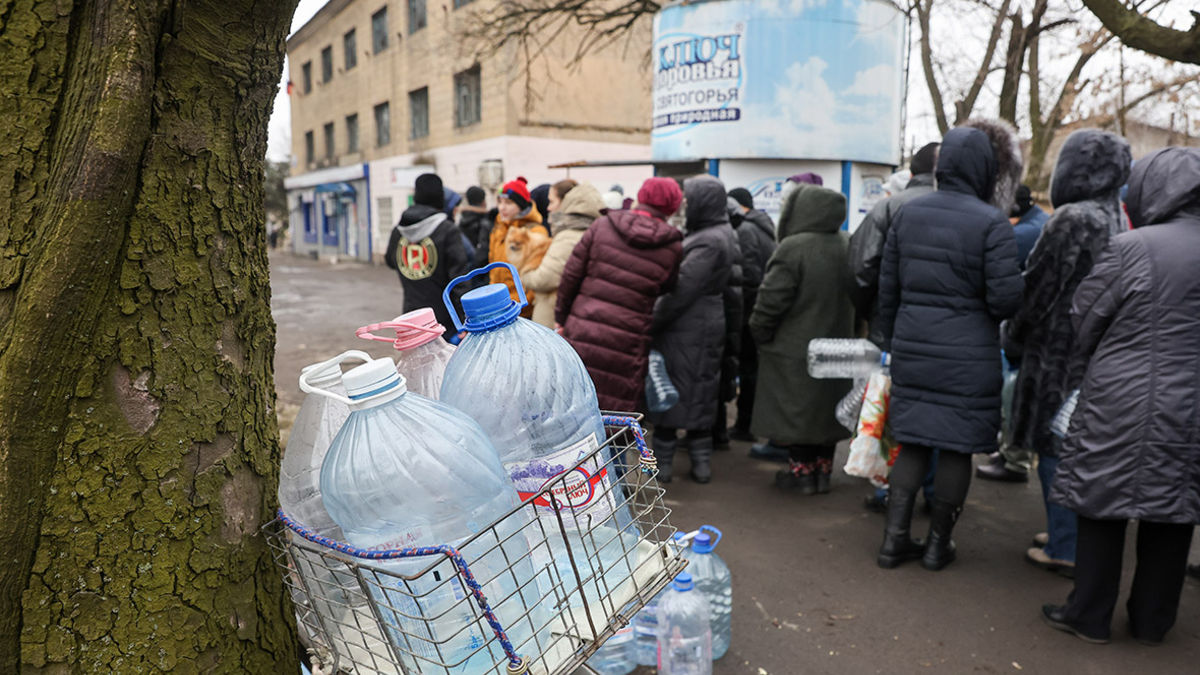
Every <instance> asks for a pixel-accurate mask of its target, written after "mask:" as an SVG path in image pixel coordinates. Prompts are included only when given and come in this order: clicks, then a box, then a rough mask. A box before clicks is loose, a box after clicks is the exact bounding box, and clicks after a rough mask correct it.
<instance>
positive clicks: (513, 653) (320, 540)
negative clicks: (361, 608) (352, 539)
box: [278, 509, 524, 672]
mask: <svg viewBox="0 0 1200 675" xmlns="http://www.w3.org/2000/svg"><path fill="white" fill-rule="evenodd" d="M278 513H279V520H280V521H282V522H283V524H284V525H286V526H287V527H288V529H290V530H291V531H293V532H295V533H296V534H298V535H300V536H301V537H304V538H305V539H307V540H309V541H311V542H312V543H314V544H319V545H321V546H324V547H325V548H331V549H333V550H335V551H340V552H342V553H345V554H346V555H350V556H354V557H355V558H363V559H366V560H395V559H397V558H420V557H424V556H432V555H444V556H446V557H447V558H449V559H450V561H451V562H452V563H454V566H455V567H456V568H458V572H459V574H461V575H462V578H463V580H464V581H466V582H467V588H470V589H471V594H472V595H473V596H475V602H476V603H477V604H478V605H479V609H480V611H482V612H483V616H484V618H485V619H487V622H488V625H489V626H491V627H492V632H494V633H495V634H496V638H497V639H498V640H500V646H501V647H502V648H503V649H504V655H505V656H507V657H508V662H509V671H510V672H523V671H521V670H519V669H520V668H521V666H522V665H523V663H524V661H523V659H522V658H521V657H520V656H517V650H516V649H515V648H514V647H513V645H512V642H510V641H509V639H508V633H506V632H505V631H504V627H503V626H501V625H500V621H499V620H497V619H496V614H495V613H494V612H493V611H492V607H491V605H489V604H488V601H487V597H486V596H485V595H484V594H483V587H482V586H480V585H479V582H478V581H476V580H475V575H474V574H472V573H471V568H470V567H469V566H468V565H467V561H466V560H465V559H464V558H463V557H462V554H461V553H459V552H458V549H456V548H454V547H453V546H445V545H443V546H415V547H410V548H392V549H384V550H381V551H371V550H367V549H362V548H357V547H355V546H351V545H350V544H347V543H345V542H342V541H338V540H336V539H330V538H329V537H322V536H320V535H317V534H315V533H313V531H312V530H309V529H308V528H306V527H304V526H303V525H301V524H300V523H298V522H296V521H295V520H292V518H291V517H290V516H288V515H287V514H286V513H284V512H283V509H279V512H278Z"/></svg>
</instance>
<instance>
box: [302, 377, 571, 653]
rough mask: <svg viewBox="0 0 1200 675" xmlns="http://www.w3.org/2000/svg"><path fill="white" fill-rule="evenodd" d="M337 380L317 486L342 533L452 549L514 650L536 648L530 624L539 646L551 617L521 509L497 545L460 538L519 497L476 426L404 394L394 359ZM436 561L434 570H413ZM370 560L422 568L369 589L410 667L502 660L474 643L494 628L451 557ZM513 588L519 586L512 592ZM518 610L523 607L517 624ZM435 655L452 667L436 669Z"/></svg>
mask: <svg viewBox="0 0 1200 675" xmlns="http://www.w3.org/2000/svg"><path fill="white" fill-rule="evenodd" d="M343 382H344V384H345V387H346V392H347V394H348V395H349V399H348V400H347V403H348V404H349V406H350V415H349V417H348V418H347V419H346V423H345V424H344V425H343V426H342V430H341V431H340V432H339V433H338V435H337V437H336V438H334V440H333V444H332V445H331V447H330V449H329V453H328V454H327V455H326V457H325V463H324V466H323V467H322V469H321V492H322V494H323V495H324V499H325V507H326V509H328V511H329V515H330V516H332V517H333V519H334V521H336V522H337V523H338V525H340V526H341V528H342V530H343V532H345V535H346V540H347V541H348V542H349V543H350V544H352V545H354V546H357V547H359V548H366V549H399V548H406V547H412V546H439V545H442V544H448V545H450V546H454V547H456V548H458V549H459V550H460V552H461V553H462V554H463V556H464V558H465V559H466V560H467V561H468V563H469V564H470V567H471V571H472V572H473V574H474V575H475V578H476V579H477V580H479V581H480V583H483V591H484V594H485V595H486V596H487V598H488V599H489V600H491V602H492V603H493V609H494V610H495V612H496V616H497V618H498V619H499V621H500V623H501V625H503V626H505V627H506V628H507V630H508V634H509V637H510V639H511V640H512V642H513V644H514V645H515V646H516V647H517V650H518V652H522V653H526V654H530V655H534V654H536V653H537V651H538V650H539V647H538V646H537V645H535V644H534V643H533V642H531V638H532V637H533V636H534V635H533V628H534V627H536V628H538V629H539V634H538V639H539V642H540V644H541V645H543V646H544V645H546V644H548V638H549V635H548V629H546V628H544V627H545V626H547V625H548V623H549V621H550V619H551V617H550V614H549V612H550V610H549V608H548V607H545V606H543V604H542V603H540V602H539V600H540V596H539V594H538V593H537V588H538V587H539V585H544V584H545V581H544V580H543V579H540V578H537V576H541V575H544V574H545V572H544V571H540V572H539V571H538V569H539V568H535V566H534V565H533V564H532V563H531V562H530V556H529V547H528V544H527V543H526V541H525V539H524V537H522V536H519V535H517V534H516V532H517V531H518V530H521V529H523V523H522V522H521V518H520V512H518V515H517V516H516V517H509V518H506V519H505V520H504V521H503V522H502V523H501V524H499V525H497V526H496V529H497V535H498V536H499V537H500V538H501V541H503V542H504V543H503V544H502V545H497V541H496V538H495V537H493V536H491V535H485V536H483V537H481V538H480V539H477V540H475V541H472V542H471V543H469V544H468V543H465V540H466V539H468V538H469V537H471V536H472V535H474V534H476V533H478V532H480V531H481V530H483V529H485V528H487V527H488V526H489V525H490V524H491V523H492V522H493V521H495V520H496V519H497V518H499V517H501V516H503V515H505V514H506V513H507V512H508V511H509V510H510V509H512V508H514V507H515V506H516V505H517V504H518V503H519V500H518V498H517V494H516V491H515V490H514V489H513V487H512V485H511V483H510V482H509V480H508V475H507V474H506V472H505V471H504V468H503V467H502V466H501V465H500V462H499V460H498V459H497V455H496V451H495V449H494V448H493V447H492V445H491V443H490V442H489V441H488V439H487V436H486V435H485V434H484V433H483V430H482V429H480V428H479V425H477V424H476V423H475V422H474V421H472V420H471V419H470V418H469V417H467V416H466V415H465V414H463V413H461V412H459V411H458V410H455V409H453V408H451V407H449V406H447V405H444V404H441V403H438V402H436V401H431V400H429V399H427V398H425V397H423V396H420V395H418V394H413V393H410V392H408V391H407V389H406V387H405V383H404V378H403V377H401V376H400V374H399V373H397V372H396V366H395V363H394V362H393V361H392V360H391V359H378V360H374V361H370V362H368V363H367V364H365V365H362V366H359V367H358V368H355V369H353V370H351V371H349V372H348V373H346V374H345V375H344V376H343ZM327 395H332V396H336V395H333V394H327ZM525 522H528V521H527V520H526V521H525ZM435 563H436V567H434V570H433V571H432V572H427V573H424V574H420V573H422V572H423V571H424V570H425V569H426V568H428V567H429V566H431V565H433V564H435ZM376 564H377V565H378V566H380V567H383V568H385V569H387V570H389V571H391V572H393V573H396V574H401V575H409V576H416V575H418V574H420V576H417V577H416V578H415V579H414V580H412V581H407V582H405V581H402V580H399V579H392V578H390V577H388V578H384V577H379V578H378V579H379V580H380V581H381V582H383V583H384V584H385V588H376V589H373V590H372V593H373V594H374V595H375V596H376V600H377V602H378V606H379V610H380V612H381V613H382V615H383V619H384V624H385V630H387V631H389V632H390V633H392V637H393V639H394V642H395V644H397V645H399V646H400V647H401V649H402V650H407V651H409V652H411V654H405V653H402V654H401V660H402V661H403V662H404V665H405V666H407V667H408V669H410V670H413V671H414V672H421V673H445V672H453V673H480V672H485V671H488V672H490V671H491V669H492V667H493V665H494V664H496V663H503V661H504V658H505V657H504V652H503V650H502V649H501V648H500V645H499V642H498V641H492V642H491V644H490V645H489V646H488V647H487V648H486V649H480V648H481V647H482V646H483V645H484V644H485V643H486V642H488V640H490V638H491V636H492V632H491V630H490V628H489V627H488V625H487V623H486V622H485V621H484V620H483V619H481V618H476V616H477V614H478V612H477V610H476V609H474V608H473V605H472V604H471V603H473V600H472V599H471V598H470V591H469V589H467V588H465V586H464V584H463V583H462V582H461V580H460V578H459V576H458V574H457V572H456V570H455V568H454V566H453V565H452V564H451V563H450V561H449V560H447V559H445V558H439V557H429V556H426V557H419V558H406V559H395V560H388V561H379V562H378V563H376ZM535 575H537V576H535ZM385 579H387V580H386V581H385ZM390 583H395V584H396V588H395V590H392V589H391V588H390V587H387V586H386V584H390ZM518 588H523V589H524V590H522V591H521V592H520V594H519V595H518ZM464 598H465V600H464ZM388 607H392V608H395V609H394V611H392V610H389V609H388ZM526 607H528V608H531V610H530V611H531V614H530V618H529V619H528V620H523V619H522V618H521V617H522V616H523V614H524V612H525V608H526ZM412 617H424V619H423V620H422V619H415V618H412ZM410 636H416V637H415V638H414V637H410ZM417 638H419V639H417ZM434 662H444V663H446V664H449V665H454V664H458V665H457V666H455V667H452V668H449V669H444V668H440V667H436V666H435V665H433V664H434Z"/></svg>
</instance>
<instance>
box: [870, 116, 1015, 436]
mask: <svg viewBox="0 0 1200 675" xmlns="http://www.w3.org/2000/svg"><path fill="white" fill-rule="evenodd" d="M995 157H996V155H995V153H993V143H992V142H991V141H989V139H988V136H987V135H985V134H984V133H983V132H981V131H979V130H978V129H971V128H964V127H958V128H955V129H951V130H950V132H949V133H947V134H946V137H945V139H944V140H943V142H942V147H941V152H940V154H939V155H938V163H937V191H935V192H932V193H930V194H927V195H923V196H921V197H917V198H916V199H914V200H912V201H910V202H909V203H907V204H905V205H904V206H903V207H901V208H900V212H899V213H898V214H896V218H895V220H894V222H893V223H892V230H891V232H890V233H888V239H887V244H886V245H885V247H884V252H883V264H882V266H881V268H880V275H879V325H880V330H881V331H882V333H883V336H884V340H885V346H887V347H889V348H890V349H889V351H891V352H892V369H891V374H892V401H891V407H890V409H889V411H888V418H889V420H890V422H891V425H892V434H893V436H894V437H895V438H896V440H897V441H899V442H901V443H915V444H920V445H927V446H931V447H934V448H938V449H941V450H954V451H957V452H992V451H995V450H996V435H997V432H999V430H1000V388H1001V375H1000V321H1001V320H1003V319H1006V318H1008V317H1010V316H1012V315H1013V313H1014V312H1016V311H1017V308H1018V307H1019V306H1020V303H1021V277H1020V274H1019V273H1018V272H1017V245H1016V242H1015V241H1014V239H1013V233H1012V225H1010V224H1009V222H1008V217H1007V215H1005V214H1006V213H1007V211H1001V210H999V209H997V208H996V207H995V206H992V205H990V204H988V203H986V202H987V200H988V199H989V198H994V194H993V193H994V189H995V181H996V176H997V175H998V173H1003V172H1004V171H1006V170H1007V169H999V170H998V168H997V163H996V159H995Z"/></svg>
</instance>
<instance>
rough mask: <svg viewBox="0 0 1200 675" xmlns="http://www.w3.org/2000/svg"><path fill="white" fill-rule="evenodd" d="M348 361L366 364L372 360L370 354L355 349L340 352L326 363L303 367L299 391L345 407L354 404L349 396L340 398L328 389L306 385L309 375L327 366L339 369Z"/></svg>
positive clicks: (340, 396)
mask: <svg viewBox="0 0 1200 675" xmlns="http://www.w3.org/2000/svg"><path fill="white" fill-rule="evenodd" d="M350 359H357V360H359V361H362V362H363V363H366V362H368V361H371V360H372V359H371V355H370V354H368V353H366V352H364V351H359V350H357V349H350V350H347V351H344V352H342V353H341V354H338V355H337V356H335V357H333V358H332V359H329V360H328V361H322V362H320V363H314V364H312V365H308V366H304V368H302V369H301V370H300V391H302V392H304V393H306V394H319V395H321V396H324V397H326V398H331V399H333V400H335V401H341V402H342V403H345V404H346V405H352V404H353V403H354V401H351V400H350V397H349V396H342V395H341V394H335V393H334V392H332V391H329V390H328V389H321V388H320V387H314V386H313V385H311V384H309V383H308V376H309V375H311V374H312V373H313V372H315V371H321V370H325V369H326V368H328V367H329V366H339V367H340V366H341V365H342V362H344V361H349V360H350Z"/></svg>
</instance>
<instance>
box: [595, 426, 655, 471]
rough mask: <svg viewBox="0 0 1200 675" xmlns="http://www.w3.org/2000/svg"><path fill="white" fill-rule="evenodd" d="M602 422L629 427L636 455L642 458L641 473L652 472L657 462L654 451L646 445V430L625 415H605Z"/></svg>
mask: <svg viewBox="0 0 1200 675" xmlns="http://www.w3.org/2000/svg"><path fill="white" fill-rule="evenodd" d="M604 424H605V426H610V427H627V428H629V430H630V431H632V432H633V442H634V445H636V446H637V450H638V455H640V456H641V458H642V462H641V464H642V473H644V474H647V475H649V474H652V473H654V469H655V468H656V467H657V466H658V462H657V461H656V460H655V459H654V451H653V450H651V449H650V448H648V447H646V432H645V431H644V430H643V429H642V425H641V424H639V423H638V421H637V420H636V419H634V418H632V417H626V416H625V415H605V416H604Z"/></svg>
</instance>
